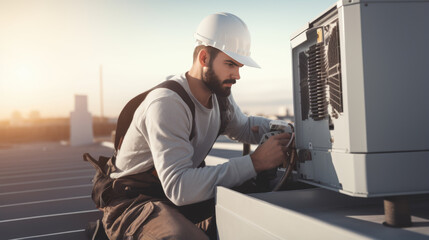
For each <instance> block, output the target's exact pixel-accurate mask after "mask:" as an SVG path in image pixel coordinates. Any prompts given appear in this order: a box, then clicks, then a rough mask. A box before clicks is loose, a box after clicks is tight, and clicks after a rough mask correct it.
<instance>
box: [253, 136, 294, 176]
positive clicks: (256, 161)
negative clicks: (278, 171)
mask: <svg viewBox="0 0 429 240" xmlns="http://www.w3.org/2000/svg"><path fill="white" fill-rule="evenodd" d="M252 130H253V129H252ZM290 138H291V134H290V133H281V134H278V135H275V136H272V137H270V138H269V139H268V140H267V141H266V142H265V143H264V144H262V145H260V146H259V147H258V148H256V150H255V152H253V153H252V154H250V158H251V159H252V162H253V167H254V168H255V171H256V172H260V171H264V170H268V169H272V168H275V167H277V166H279V165H281V164H282V162H283V161H284V160H285V159H286V156H287V152H288V151H289V149H288V148H287V147H286V145H287V144H288V143H289V140H290Z"/></svg>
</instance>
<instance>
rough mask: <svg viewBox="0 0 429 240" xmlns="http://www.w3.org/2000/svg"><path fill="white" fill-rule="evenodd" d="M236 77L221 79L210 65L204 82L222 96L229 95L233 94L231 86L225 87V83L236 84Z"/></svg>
mask: <svg viewBox="0 0 429 240" xmlns="http://www.w3.org/2000/svg"><path fill="white" fill-rule="evenodd" d="M235 82H236V80H235V79H226V80H223V81H221V80H220V79H219V77H218V76H217V75H216V73H215V72H214V71H213V68H212V66H208V70H207V72H206V73H205V74H204V76H203V83H204V84H205V85H206V86H207V88H208V89H210V91H211V92H212V93H214V94H216V95H218V96H220V97H228V96H229V95H230V94H231V88H230V87H224V86H223V84H225V83H232V84H235Z"/></svg>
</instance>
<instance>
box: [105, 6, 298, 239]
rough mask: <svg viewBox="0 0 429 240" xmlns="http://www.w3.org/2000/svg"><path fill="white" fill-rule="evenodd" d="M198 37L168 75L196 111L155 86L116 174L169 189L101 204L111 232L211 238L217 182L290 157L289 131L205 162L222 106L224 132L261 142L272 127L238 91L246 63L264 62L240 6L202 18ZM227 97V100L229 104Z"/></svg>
mask: <svg viewBox="0 0 429 240" xmlns="http://www.w3.org/2000/svg"><path fill="white" fill-rule="evenodd" d="M195 37H196V39H197V47H196V48H195V51H194V59H193V65H192V67H191V69H190V70H189V71H188V72H186V73H184V74H182V75H178V76H174V77H171V78H170V79H169V80H174V81H176V82H178V83H179V84H180V85H181V86H182V87H183V88H184V89H185V90H186V93H187V94H188V95H189V97H190V98H191V100H192V102H193V104H194V105H195V115H194V116H193V114H192V112H191V111H190V108H189V106H188V105H187V104H186V103H185V102H184V100H183V99H182V98H181V97H180V96H179V95H178V94H177V93H176V92H174V91H172V90H170V89H167V88H157V89H154V90H152V91H151V92H150V93H149V94H148V95H147V96H146V98H145V100H144V101H143V102H142V103H141V104H140V105H139V107H138V108H137V110H136V111H135V114H134V117H133V119H132V122H131V124H130V127H129V129H128V131H127V133H126V135H125V137H124V138H123V141H122V143H121V144H120V150H119V151H118V152H117V156H116V162H115V169H114V171H113V172H112V173H111V174H110V177H111V178H113V179H121V178H124V179H126V178H127V177H128V176H139V177H140V176H143V175H144V176H145V177H143V178H139V179H140V180H138V181H140V182H141V183H143V184H146V185H145V186H149V185H150V186H151V188H150V189H154V188H152V187H155V188H156V187H157V186H159V188H160V189H161V191H160V192H162V193H161V194H152V193H154V192H156V191H155V190H153V191H152V190H151V191H147V192H144V191H143V192H142V193H139V195H134V196H132V197H130V196H125V195H121V196H118V197H113V199H112V200H111V201H110V202H109V203H108V204H107V206H105V207H103V208H102V210H103V211H104V217H103V225H104V227H105V230H106V233H107V235H108V236H109V238H111V239H118V238H119V239H123V238H128V239H206V238H207V235H206V234H205V233H204V231H205V232H207V231H208V234H209V235H210V234H212V235H211V236H213V229H211V230H210V226H211V228H212V227H213V224H214V220H213V218H211V216H212V215H213V201H212V199H213V198H214V196H215V188H216V186H225V187H230V188H232V187H236V186H239V185H240V184H242V183H243V182H245V181H247V180H249V179H251V178H253V177H255V176H256V174H257V173H258V172H260V171H263V170H267V169H272V168H274V167H276V166H278V165H280V164H281V163H282V161H283V159H285V157H286V152H287V151H288V149H287V148H286V145H287V143H288V141H289V139H290V135H289V134H288V133H284V134H280V135H277V136H274V137H271V138H270V139H269V140H268V141H266V142H265V143H264V144H263V145H261V146H260V147H258V148H257V149H256V150H255V151H254V152H253V153H252V154H250V155H247V156H242V157H236V158H232V159H230V160H229V161H228V162H226V163H224V164H221V165H216V166H204V164H203V161H204V159H205V157H206V155H207V153H208V152H209V151H210V149H211V147H212V146H213V143H214V142H215V140H216V138H217V137H218V134H219V129H220V127H221V125H222V123H221V115H222V114H223V116H222V118H223V120H224V123H226V124H225V129H224V130H223V131H222V133H223V134H225V135H227V136H229V137H230V138H232V139H235V140H238V141H242V142H247V143H257V142H258V141H259V140H260V138H261V137H262V135H263V134H264V133H265V132H267V131H269V120H268V119H265V118H261V117H247V116H246V115H244V114H243V113H242V112H241V110H240V109H239V107H238V106H237V105H236V103H235V102H234V99H233V97H232V95H231V88H232V87H233V85H234V84H235V83H236V81H237V80H239V79H240V73H239V70H240V68H241V67H242V66H243V65H248V66H252V67H258V65H257V64H256V62H254V61H253V60H252V59H251V58H250V51H249V50H250V35H249V32H248V30H247V26H246V25H245V23H244V22H243V21H242V20H241V19H239V18H238V17H237V16H235V15H233V14H229V13H218V14H213V15H210V16H208V17H206V18H205V19H204V20H203V21H202V22H201V23H200V25H199V27H198V29H197V32H196V34H195ZM222 99H223V100H222ZM220 101H222V102H223V103H222V104H224V103H226V105H223V106H225V107H224V108H225V109H224V110H225V111H224V112H221V110H222V108H220V106H219V104H220ZM192 131H194V132H192ZM191 134H193V136H192V138H190V135H191ZM199 166H200V167H199ZM201 166H204V167H201ZM133 179H134V178H133ZM132 181H137V180H135V179H134V180H132ZM157 184H158V185H157ZM164 194H165V195H164ZM155 195H156V196H155ZM210 231H212V232H210ZM214 231H215V229H214Z"/></svg>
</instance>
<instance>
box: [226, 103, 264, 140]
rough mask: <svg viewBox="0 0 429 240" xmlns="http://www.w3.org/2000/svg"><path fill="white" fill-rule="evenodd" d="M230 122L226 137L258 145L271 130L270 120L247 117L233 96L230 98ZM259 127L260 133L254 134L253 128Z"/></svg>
mask: <svg viewBox="0 0 429 240" xmlns="http://www.w3.org/2000/svg"><path fill="white" fill-rule="evenodd" d="M229 101H230V104H229V112H230V113H229V114H230V122H229V123H228V126H227V127H226V129H225V135H227V136H228V137H230V138H231V139H234V140H237V141H240V142H243V143H251V144H257V143H259V141H260V139H261V138H262V136H263V135H264V134H265V133H267V132H269V130H270V125H269V124H270V121H271V120H270V119H267V118H263V117H256V116H247V115H245V114H244V113H243V112H242V111H241V109H240V107H239V106H238V105H237V104H236V103H235V100H234V98H233V97H232V95H230V96H229ZM253 126H259V132H257V133H254V132H253V131H252V130H251V128H252V127H253Z"/></svg>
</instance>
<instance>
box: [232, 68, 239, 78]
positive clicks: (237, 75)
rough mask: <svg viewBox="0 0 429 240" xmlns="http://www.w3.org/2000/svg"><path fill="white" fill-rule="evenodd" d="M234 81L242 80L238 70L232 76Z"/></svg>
mask: <svg viewBox="0 0 429 240" xmlns="http://www.w3.org/2000/svg"><path fill="white" fill-rule="evenodd" d="M231 78H232V79H235V80H239V79H240V69H239V68H237V69H236V70H235V71H234V73H233V74H232V75H231Z"/></svg>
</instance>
